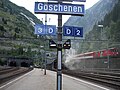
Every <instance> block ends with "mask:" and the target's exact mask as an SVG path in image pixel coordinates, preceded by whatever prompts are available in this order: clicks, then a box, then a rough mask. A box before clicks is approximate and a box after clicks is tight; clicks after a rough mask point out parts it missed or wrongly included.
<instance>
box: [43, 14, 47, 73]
mask: <svg viewBox="0 0 120 90" xmlns="http://www.w3.org/2000/svg"><path fill="white" fill-rule="evenodd" d="M46 26H47V14H45V31H47V27H46ZM45 41H46V35H45ZM44 44H45V49H46V42H45V43H44ZM46 64H47V62H46V50H45V70H44V75H46V66H47V65H46Z"/></svg>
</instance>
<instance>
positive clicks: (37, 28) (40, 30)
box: [35, 24, 46, 35]
mask: <svg viewBox="0 0 120 90" xmlns="http://www.w3.org/2000/svg"><path fill="white" fill-rule="evenodd" d="M45 33H46V31H45V26H44V25H39V24H36V25H35V34H38V35H44V34H45Z"/></svg>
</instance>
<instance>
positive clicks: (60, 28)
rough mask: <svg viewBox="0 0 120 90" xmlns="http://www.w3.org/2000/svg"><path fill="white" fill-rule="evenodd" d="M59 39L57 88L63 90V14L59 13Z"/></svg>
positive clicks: (59, 1) (59, 0)
mask: <svg viewBox="0 0 120 90" xmlns="http://www.w3.org/2000/svg"><path fill="white" fill-rule="evenodd" d="M58 3H61V0H58ZM57 39H58V44H57V56H58V57H57V58H58V59H57V90H62V43H61V42H62V14H58V34H57Z"/></svg>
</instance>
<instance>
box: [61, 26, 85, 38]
mask: <svg viewBox="0 0 120 90" xmlns="http://www.w3.org/2000/svg"><path fill="white" fill-rule="evenodd" d="M63 36H74V37H83V27H74V26H63Z"/></svg>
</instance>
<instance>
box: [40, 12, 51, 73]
mask: <svg viewBox="0 0 120 90" xmlns="http://www.w3.org/2000/svg"><path fill="white" fill-rule="evenodd" d="M42 21H43V18H42ZM49 21H50V18H49ZM46 26H47V14H45V31H47V27H46ZM46 39H47V36H46V35H45V38H44V50H45V56H44V59H45V63H44V75H46V67H47V65H46V64H47V60H46V42H45V41H46Z"/></svg>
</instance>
